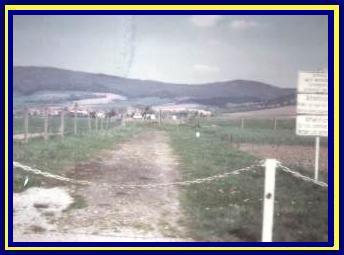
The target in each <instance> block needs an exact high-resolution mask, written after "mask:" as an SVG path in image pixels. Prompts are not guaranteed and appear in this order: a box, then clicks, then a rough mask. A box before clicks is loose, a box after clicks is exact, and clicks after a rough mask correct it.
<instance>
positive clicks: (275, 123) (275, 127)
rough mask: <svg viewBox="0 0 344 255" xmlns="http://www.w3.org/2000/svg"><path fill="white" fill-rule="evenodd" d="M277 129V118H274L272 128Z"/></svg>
mask: <svg viewBox="0 0 344 255" xmlns="http://www.w3.org/2000/svg"><path fill="white" fill-rule="evenodd" d="M276 129H277V118H274V130H276Z"/></svg>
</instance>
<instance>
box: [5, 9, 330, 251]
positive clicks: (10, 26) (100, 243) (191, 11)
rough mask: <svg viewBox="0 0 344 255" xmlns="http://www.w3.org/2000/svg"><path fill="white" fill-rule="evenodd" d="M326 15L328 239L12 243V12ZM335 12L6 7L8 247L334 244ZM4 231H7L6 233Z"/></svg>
mask: <svg viewBox="0 0 344 255" xmlns="http://www.w3.org/2000/svg"><path fill="white" fill-rule="evenodd" d="M196 14H197V15H326V16H328V72H329V137H328V145H329V146H328V150H329V161H328V164H329V165H328V169H329V171H328V186H329V189H328V242H273V243H260V242H176V243H170V242H159V243H151V242H145V243H137V242H135V243H132V242H129V243H122V242H119V243H109V242H94V243H85V242H13V229H12V226H13V210H12V208H13V192H12V190H13V171H12V169H13V140H12V137H13V16H14V15H196ZM333 63H334V13H333V11H332V10H178V11H177V10H154V11H151V10H135V11H134V10H9V11H8V86H9V87H8V106H9V107H8V138H9V139H8V141H9V143H8V152H9V154H8V163H9V165H8V169H9V171H8V178H9V179H8V208H9V211H8V212H5V213H7V214H8V226H9V229H8V230H9V231H8V246H9V247H128V248H130V247H262V248H264V247H332V246H333V245H334V217H333V216H334V174H333V171H331V170H332V169H334V142H333V141H334V133H333V130H334V110H335V109H334V78H333V77H334V65H333ZM5 234H6V233H5Z"/></svg>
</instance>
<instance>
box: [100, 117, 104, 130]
mask: <svg viewBox="0 0 344 255" xmlns="http://www.w3.org/2000/svg"><path fill="white" fill-rule="evenodd" d="M103 121H104V118H103V117H102V118H100V129H101V130H103V129H104V126H103Z"/></svg>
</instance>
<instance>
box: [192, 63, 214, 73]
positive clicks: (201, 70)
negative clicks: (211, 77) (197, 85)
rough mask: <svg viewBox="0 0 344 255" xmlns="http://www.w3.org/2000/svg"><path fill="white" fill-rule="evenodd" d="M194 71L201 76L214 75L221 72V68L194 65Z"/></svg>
mask: <svg viewBox="0 0 344 255" xmlns="http://www.w3.org/2000/svg"><path fill="white" fill-rule="evenodd" d="M192 70H193V71H194V72H197V73H200V74H212V73H218V72H220V68H218V67H217V66H208V65H203V64H196V65H193V67H192Z"/></svg>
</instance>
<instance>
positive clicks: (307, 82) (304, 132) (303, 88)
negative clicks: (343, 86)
mask: <svg viewBox="0 0 344 255" xmlns="http://www.w3.org/2000/svg"><path fill="white" fill-rule="evenodd" d="M297 92H298V94H297V117H296V134H297V135H301V136H315V164H314V179H315V180H318V176H319V146H320V137H321V136H323V137H327V136H328V74H327V72H299V77H298V89H297Z"/></svg>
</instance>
